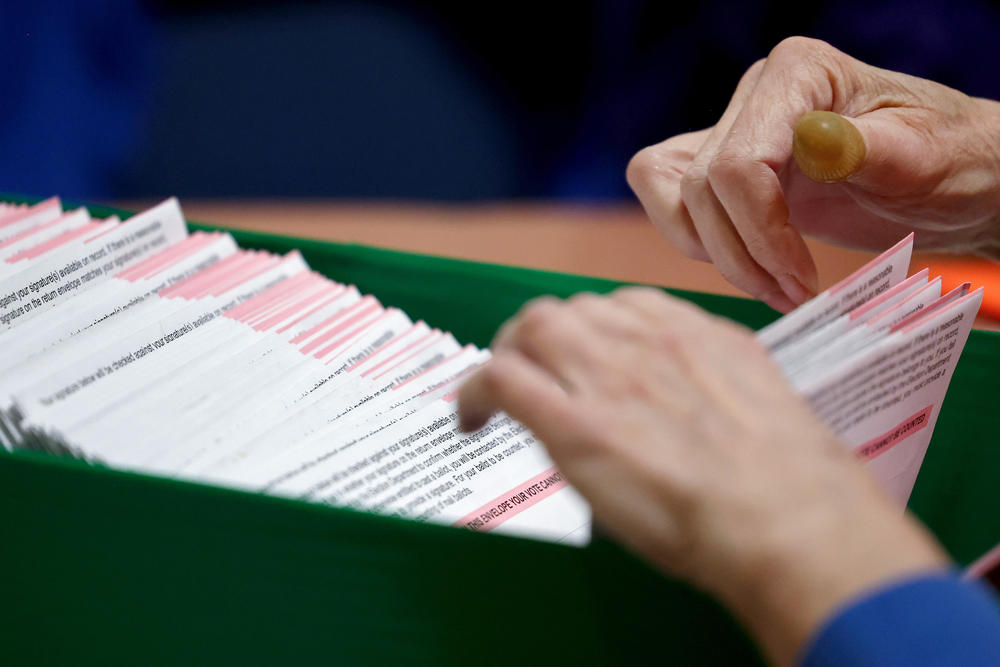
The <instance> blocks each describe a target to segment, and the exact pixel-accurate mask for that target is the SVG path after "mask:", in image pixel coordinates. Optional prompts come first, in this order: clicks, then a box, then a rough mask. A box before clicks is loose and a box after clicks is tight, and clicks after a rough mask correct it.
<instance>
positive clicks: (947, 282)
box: [913, 255, 1000, 320]
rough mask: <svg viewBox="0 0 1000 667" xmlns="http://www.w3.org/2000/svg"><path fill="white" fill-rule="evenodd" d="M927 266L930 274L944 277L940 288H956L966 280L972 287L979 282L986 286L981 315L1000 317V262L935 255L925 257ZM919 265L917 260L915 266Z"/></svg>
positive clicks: (992, 317)
mask: <svg viewBox="0 0 1000 667" xmlns="http://www.w3.org/2000/svg"><path fill="white" fill-rule="evenodd" d="M925 263H926V265H927V267H928V268H929V269H930V272H931V275H932V276H934V275H940V276H941V283H942V285H941V288H942V290H944V291H947V290H950V289H951V288H953V287H957V286H959V285H961V284H962V283H964V282H970V283H972V289H976V288H977V287H979V286H980V285H982V286H983V287H985V288H986V290H985V293H984V294H983V305H982V307H981V308H980V310H979V313H980V315H983V316H986V317H989V318H991V319H996V320H1000V263H997V262H994V261H991V260H988V259H978V258H973V257H967V256H962V257H954V258H952V257H948V256H945V255H932V256H928V257H927V258H926V262H925ZM918 264H920V265H921V266H923V264H921V263H920V262H919V260H916V259H915V260H914V262H913V266H917V265H918Z"/></svg>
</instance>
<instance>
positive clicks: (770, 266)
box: [627, 37, 1000, 312]
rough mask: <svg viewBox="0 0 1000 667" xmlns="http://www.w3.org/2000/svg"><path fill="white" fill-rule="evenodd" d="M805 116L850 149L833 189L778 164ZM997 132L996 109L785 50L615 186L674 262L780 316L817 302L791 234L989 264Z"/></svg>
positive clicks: (801, 47)
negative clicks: (718, 110)
mask: <svg viewBox="0 0 1000 667" xmlns="http://www.w3.org/2000/svg"><path fill="white" fill-rule="evenodd" d="M814 110H819V111H834V112H836V113H839V114H842V115H844V116H846V117H848V118H850V119H851V122H853V124H854V125H855V126H856V127H857V128H858V130H860V132H861V135H862V137H863V138H864V141H865V144H866V146H867V155H866V159H865V161H864V162H863V164H862V165H861V168H860V170H859V171H858V172H856V173H855V174H854V175H853V176H851V177H849V178H848V180H847V181H846V182H843V183H836V184H820V183H816V182H813V181H811V180H809V179H808V178H806V177H805V176H804V175H803V174H802V172H800V171H799V169H798V168H797V166H796V165H795V163H794V160H792V137H793V130H794V127H795V125H796V122H797V121H798V120H799V118H801V117H802V115H803V114H805V113H806V112H809V111H814ZM998 132H1000V104H998V103H996V102H992V101H989V100H983V99H976V98H972V97H968V96H967V95H964V94H962V93H960V92H958V91H956V90H952V89H951V88H948V87H946V86H942V85H940V84H937V83H934V82H932V81H927V80H924V79H918V78H915V77H912V76H907V75H905V74H898V73H895V72H890V71H887V70H883V69H878V68H876V67H872V66H870V65H866V64H864V63H862V62H860V61H858V60H855V59H853V58H851V57H850V56H847V55H845V54H843V53H841V52H840V51H837V50H836V49H834V48H833V47H831V46H830V45H829V44H826V43H825V42H821V41H817V40H812V39H805V38H802V37H793V38H790V39H786V40H785V41H783V42H781V43H780V44H779V45H778V46H777V47H775V49H774V50H773V51H772V52H771V54H770V55H769V56H768V57H767V59H766V60H761V61H759V62H757V63H756V64H754V65H753V67H751V68H750V69H749V70H748V71H747V73H746V74H745V75H744V76H743V79H742V80H741V81H740V83H739V85H738V87H737V88H736V92H735V93H734V95H733V98H732V100H731V101H730V103H729V106H728V108H727V109H726V111H725V113H724V114H723V115H722V118H721V119H720V120H719V122H718V123H717V124H716V125H715V126H714V127H712V128H709V129H707V130H702V131H700V132H692V133H689V134H682V135H679V136H676V137H673V138H671V139H668V140H666V141H664V142H662V143H660V144H656V145H655V146H650V147H649V148H645V149H643V150H642V151H640V152H639V153H638V154H637V155H636V156H635V157H634V158H633V159H632V161H631V163H630V164H629V167H628V174H627V175H628V181H629V183H630V184H631V186H632V189H633V190H634V191H635V193H636V194H637V195H638V197H639V199H640V201H641V202H642V204H643V206H644V207H645V209H646V212H647V213H648V214H649V217H650V219H651V220H652V221H653V224H654V225H656V227H657V228H658V229H659V230H660V232H661V233H662V234H664V236H666V237H667V238H668V239H669V240H670V241H671V242H672V243H673V244H674V245H675V246H677V248H678V249H680V250H681V252H683V253H684V254H685V255H687V256H688V257H691V258H695V259H700V260H703V261H711V262H713V263H715V264H716V266H718V268H719V270H720V271H721V272H722V274H723V275H724V276H725V277H726V278H727V279H728V280H729V281H730V282H731V283H733V284H734V285H736V286H737V287H739V288H741V289H743V290H745V291H747V292H749V293H750V294H751V295H753V296H755V297H757V298H760V299H762V300H764V301H765V302H767V303H768V304H769V305H771V306H772V307H774V308H776V309H778V310H780V311H783V312H787V311H788V310H790V309H791V308H792V307H793V306H794V305H797V304H801V303H802V302H803V301H805V300H806V299H808V298H809V297H811V296H812V295H814V294H815V292H816V290H817V276H816V267H815V265H814V264H813V261H812V258H811V256H810V254H809V251H808V249H807V248H806V246H805V244H804V243H803V241H802V237H801V234H808V235H812V236H815V237H817V238H820V239H823V240H825V241H829V242H832V243H835V244H838V245H844V246H851V247H856V248H863V249H867V250H879V251H880V250H884V249H885V248H887V247H889V246H890V245H892V244H893V243H895V242H896V241H898V240H899V239H900V238H902V237H903V236H905V235H906V234H907V233H909V232H910V231H912V230H916V231H917V235H916V245H917V247H918V248H924V249H942V250H950V251H968V252H979V253H984V254H989V255H994V256H995V255H997V254H998V252H1000V241H998V234H1000V229H998V225H997V222H998V216H1000V146H998V144H997V142H996V136H997V133H998Z"/></svg>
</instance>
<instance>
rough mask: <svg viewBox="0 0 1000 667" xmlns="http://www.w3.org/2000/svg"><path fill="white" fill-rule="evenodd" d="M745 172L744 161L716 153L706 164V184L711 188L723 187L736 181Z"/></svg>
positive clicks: (736, 157) (733, 156)
mask: <svg viewBox="0 0 1000 667" xmlns="http://www.w3.org/2000/svg"><path fill="white" fill-rule="evenodd" d="M745 170H746V162H745V160H742V159H740V158H739V157H738V156H735V155H730V154H728V153H725V152H720V153H718V154H717V155H716V156H715V157H713V158H712V161H711V162H709V163H708V169H707V170H706V171H707V176H708V182H709V184H710V185H711V186H712V187H713V188H717V187H724V186H726V185H730V184H732V183H733V182H735V181H738V180H739V179H740V178H741V177H742V176H743V174H744V172H745Z"/></svg>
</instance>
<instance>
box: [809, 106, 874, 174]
mask: <svg viewBox="0 0 1000 667" xmlns="http://www.w3.org/2000/svg"><path fill="white" fill-rule="evenodd" d="M866 153H867V148H866V145H865V139H864V137H863V136H861V132H860V131H858V128H857V127H856V126H855V125H854V124H853V123H852V122H851V121H849V120H848V119H847V118H845V117H844V116H841V115H840V114H837V113H833V112H832V111H810V112H808V113H806V114H804V115H803V116H802V117H801V118H800V119H799V121H798V122H797V123H796V124H795V135H794V139H793V141H792V155H793V156H794V157H795V163H796V164H797V165H798V167H799V170H800V171H801V172H802V173H803V174H805V175H806V176H807V177H809V178H811V179H812V180H814V181H816V182H818V183H841V182H843V181H846V180H848V179H849V178H850V177H851V176H853V175H855V174H857V173H858V172H859V171H860V170H861V168H862V166H863V165H864V162H865V157H866Z"/></svg>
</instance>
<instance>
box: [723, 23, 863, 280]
mask: <svg viewBox="0 0 1000 667" xmlns="http://www.w3.org/2000/svg"><path fill="white" fill-rule="evenodd" d="M846 58H847V57H846V56H844V55H843V54H841V53H840V52H839V51H837V50H836V49H834V48H833V47H831V46H829V45H828V44H826V43H824V42H820V41H818V40H811V39H805V38H801V37H799V38H791V39H787V40H785V41H783V42H782V43H781V44H779V45H778V46H777V47H775V49H774V50H773V51H772V52H771V55H770V56H769V57H768V59H767V62H766V63H765V65H764V70H763V72H762V73H761V77H760V80H759V81H758V83H757V87H756V89H755V90H754V92H753V94H752V95H751V96H750V98H748V99H747V101H746V103H745V104H744V106H743V109H742V110H741V111H740V114H739V116H738V117H737V119H736V121H735V122H734V123H733V125H732V128H731V130H730V132H729V135H728V136H727V137H726V139H725V140H724V141H723V143H722V145H721V146H720V148H719V151H718V153H717V155H716V157H715V159H714V160H713V162H712V164H710V165H709V174H708V178H709V182H710V183H711V185H712V189H713V190H714V191H715V193H716V195H717V196H718V198H719V201H720V203H721V204H722V206H723V207H724V208H725V210H726V212H727V213H728V214H729V217H730V219H731V220H732V222H733V226H734V227H735V228H736V230H737V232H738V233H739V235H740V237H741V238H742V240H743V242H744V244H745V246H746V248H747V251H748V252H749V253H750V255H751V257H753V259H754V260H755V261H756V262H757V263H758V264H759V265H760V266H761V267H762V268H763V269H764V270H765V271H767V272H768V273H769V274H771V275H772V276H773V277H774V278H775V280H776V281H777V282H778V284H779V285H781V287H782V289H784V290H785V291H786V292H787V293H788V294H789V295H790V296H793V298H794V297H795V295H801V296H803V297H811V296H812V295H814V294H815V293H816V291H817V289H818V280H817V275H816V266H815V264H814V263H813V260H812V256H811V255H810V253H809V249H808V247H807V246H806V244H805V241H803V239H802V236H801V234H799V232H798V230H796V229H795V228H794V227H792V226H791V224H790V223H789V211H788V206H787V204H786V202H785V197H784V192H783V190H782V187H781V181H780V178H779V173H780V172H781V171H782V170H783V169H785V168H786V167H787V166H788V165H789V163H790V161H791V158H792V139H793V135H794V128H795V124H796V122H797V121H798V119H799V118H800V117H801V116H802V115H803V114H805V113H807V112H809V111H815V110H824V111H828V110H832V108H833V107H834V105H835V103H836V102H837V100H838V99H842V98H843V97H844V96H845V95H847V94H849V92H848V91H846V90H844V86H843V82H842V79H843V77H842V75H841V74H840V72H841V68H840V64H841V62H842V61H843V60H845V59H846ZM831 187H839V186H831Z"/></svg>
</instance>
